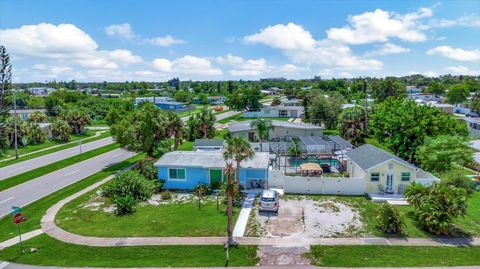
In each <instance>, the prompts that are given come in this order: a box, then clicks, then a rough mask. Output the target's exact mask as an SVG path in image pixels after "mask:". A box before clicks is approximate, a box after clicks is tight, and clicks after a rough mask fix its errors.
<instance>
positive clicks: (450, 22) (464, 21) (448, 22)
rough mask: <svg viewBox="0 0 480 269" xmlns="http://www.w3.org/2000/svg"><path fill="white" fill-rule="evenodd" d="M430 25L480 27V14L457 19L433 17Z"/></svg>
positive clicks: (437, 26)
mask: <svg viewBox="0 0 480 269" xmlns="http://www.w3.org/2000/svg"><path fill="white" fill-rule="evenodd" d="M428 25H429V27H432V28H446V27H453V26H465V27H472V28H480V16H478V15H473V14H472V15H466V16H462V17H460V18H457V19H432V20H430V22H429V24H428Z"/></svg>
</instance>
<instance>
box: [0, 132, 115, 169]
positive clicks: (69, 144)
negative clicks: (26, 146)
mask: <svg viewBox="0 0 480 269" xmlns="http://www.w3.org/2000/svg"><path fill="white" fill-rule="evenodd" d="M92 133H93V131H92ZM109 136H110V131H105V132H102V133H101V134H100V135H99V136H96V137H90V135H89V136H88V137H90V138H87V139H85V140H83V141H82V144H85V143H89V142H93V141H96V140H99V139H103V138H107V137H109ZM77 137H78V139H75V140H73V141H77V140H79V139H82V138H85V137H82V136H77ZM72 139H73V138H72ZM70 142H72V141H70ZM77 146H78V144H77V143H66V144H64V145H62V146H58V147H55V148H51V149H46V150H44V151H40V152H36V153H31V154H28V156H27V157H21V158H19V159H18V160H15V159H12V160H8V161H2V162H0V167H5V166H8V165H12V164H14V163H18V162H22V161H25V160H26V159H28V160H30V159H32V158H36V157H40V156H43V155H47V154H50V153H54V152H57V151H61V150H64V149H68V148H73V147H77ZM37 150H38V149H37Z"/></svg>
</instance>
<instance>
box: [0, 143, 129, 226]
mask: <svg viewBox="0 0 480 269" xmlns="http://www.w3.org/2000/svg"><path fill="white" fill-rule="evenodd" d="M130 157H132V153H131V152H128V151H125V150H122V149H116V150H112V151H109V152H107V153H104V154H102V155H99V156H96V157H93V158H91V159H88V160H85V161H83V162H79V163H77V164H74V165H71V166H68V167H65V168H63V169H60V170H57V171H55V172H52V173H50V174H46V175H44V176H41V177H38V178H36V179H33V180H30V181H27V182H25V183H23V184H20V185H17V186H15V187H13V188H10V189H7V190H4V191H2V192H0V217H2V216H5V215H7V214H9V212H10V210H11V207H12V206H13V205H15V206H25V205H27V204H29V203H32V202H34V201H36V200H38V199H40V198H42V197H44V196H46V195H48V194H50V193H53V192H55V191H57V190H59V189H61V188H63V187H65V186H68V185H70V184H72V183H75V182H77V181H79V180H81V179H84V178H86V177H88V176H90V175H92V174H94V173H96V172H98V171H100V170H102V169H103V168H105V167H108V166H110V165H113V164H115V163H118V162H121V161H123V160H125V159H128V158H130ZM27 216H28V213H27Z"/></svg>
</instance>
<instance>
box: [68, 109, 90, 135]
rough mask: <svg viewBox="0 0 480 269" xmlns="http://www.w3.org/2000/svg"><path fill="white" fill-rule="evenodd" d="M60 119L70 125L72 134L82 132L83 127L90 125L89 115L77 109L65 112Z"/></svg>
mask: <svg viewBox="0 0 480 269" xmlns="http://www.w3.org/2000/svg"><path fill="white" fill-rule="evenodd" d="M61 118H62V119H63V120H65V121H66V122H68V124H70V126H71V127H72V129H73V133H74V134H79V133H81V132H83V130H84V128H85V126H87V125H88V124H92V119H91V118H90V115H88V114H87V113H86V112H85V111H81V110H78V109H72V110H67V111H66V112H65V113H63V114H62V116H61Z"/></svg>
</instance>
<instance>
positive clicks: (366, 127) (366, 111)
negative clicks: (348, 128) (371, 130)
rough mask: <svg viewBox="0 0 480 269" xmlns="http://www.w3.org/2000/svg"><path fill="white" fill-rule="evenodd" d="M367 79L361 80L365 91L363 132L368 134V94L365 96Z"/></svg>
mask: <svg viewBox="0 0 480 269" xmlns="http://www.w3.org/2000/svg"><path fill="white" fill-rule="evenodd" d="M367 88H368V87H367V79H364V80H363V89H364V90H365V105H364V106H365V131H366V132H367V133H368V101H367V99H368V94H367Z"/></svg>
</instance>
